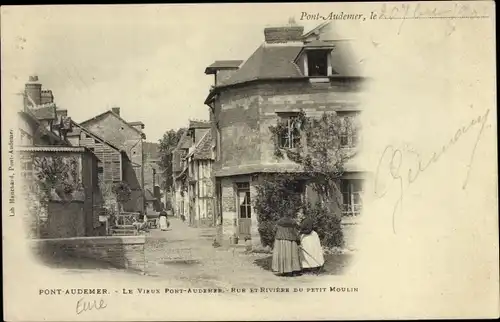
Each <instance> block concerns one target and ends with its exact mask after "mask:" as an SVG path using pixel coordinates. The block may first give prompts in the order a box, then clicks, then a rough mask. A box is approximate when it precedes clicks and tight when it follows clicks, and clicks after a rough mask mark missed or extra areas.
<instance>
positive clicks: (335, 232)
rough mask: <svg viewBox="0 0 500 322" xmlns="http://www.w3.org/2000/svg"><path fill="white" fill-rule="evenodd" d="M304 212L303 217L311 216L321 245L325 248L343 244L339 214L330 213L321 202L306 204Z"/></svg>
mask: <svg viewBox="0 0 500 322" xmlns="http://www.w3.org/2000/svg"><path fill="white" fill-rule="evenodd" d="M304 214H305V217H309V218H312V220H313V223H314V224H313V228H314V231H316V233H318V236H319V239H320V240H321V246H323V247H325V248H333V247H343V246H344V234H343V232H342V225H341V219H340V216H337V215H336V214H332V213H330V211H329V210H328V208H327V207H326V206H324V205H322V204H321V203H316V204H314V205H310V204H306V205H305V207H304Z"/></svg>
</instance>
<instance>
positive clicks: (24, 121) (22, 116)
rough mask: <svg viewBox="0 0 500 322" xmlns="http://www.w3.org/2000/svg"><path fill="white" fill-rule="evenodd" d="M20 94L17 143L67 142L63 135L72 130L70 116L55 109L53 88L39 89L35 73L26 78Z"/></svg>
mask: <svg viewBox="0 0 500 322" xmlns="http://www.w3.org/2000/svg"><path fill="white" fill-rule="evenodd" d="M21 97H22V98H23V102H22V103H21V104H20V105H21V106H22V108H21V109H20V110H19V112H18V115H19V118H18V133H16V136H17V141H18V142H17V143H18V145H21V146H33V145H34V146H42V145H69V143H68V141H67V140H66V134H67V132H69V131H71V118H69V117H67V112H66V110H59V109H58V108H57V106H56V104H55V103H54V96H53V94H52V91H50V90H46V89H42V84H41V83H40V81H39V80H38V76H30V77H29V81H28V82H27V83H26V84H25V88H24V92H23V93H22V96H21Z"/></svg>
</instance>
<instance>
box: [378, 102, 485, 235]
mask: <svg viewBox="0 0 500 322" xmlns="http://www.w3.org/2000/svg"><path fill="white" fill-rule="evenodd" d="M489 113H490V110H489V109H487V110H486V112H485V113H484V114H482V115H479V116H477V117H476V118H474V119H472V120H471V121H470V122H469V123H468V124H467V125H465V126H462V127H460V128H459V129H458V130H457V131H456V132H455V135H454V136H453V137H451V138H450V140H449V141H448V142H447V143H446V144H445V145H443V146H442V148H441V149H440V150H439V151H437V152H434V153H432V155H431V156H430V157H429V158H428V159H424V158H422V156H421V154H420V153H419V152H418V151H416V150H415V149H413V148H411V147H408V146H407V147H404V148H397V147H394V146H392V145H388V146H386V148H385V149H384V152H383V153H382V156H381V157H380V160H379V163H378V166H377V171H376V174H375V187H374V193H375V196H376V198H382V197H384V196H385V195H386V194H387V192H388V191H389V189H388V188H387V187H388V184H389V183H394V182H396V183H397V186H398V198H397V200H396V203H395V204H394V208H393V212H392V228H393V232H394V233H396V215H397V213H399V214H400V215H401V214H402V213H403V197H404V193H405V191H407V190H408V188H410V187H411V185H412V184H413V183H415V181H416V180H417V179H418V178H419V177H420V175H421V174H423V173H425V171H426V170H427V169H428V168H429V167H430V166H431V165H433V164H436V163H437V162H439V160H440V159H441V157H442V156H443V155H444V154H445V153H446V152H447V151H448V150H449V149H450V148H451V147H452V146H454V145H455V144H456V143H457V142H458V141H459V140H460V139H461V138H462V137H463V135H465V134H467V132H469V131H470V130H471V129H472V128H474V127H476V128H477V127H478V126H479V131H478V133H477V136H476V140H475V141H474V145H473V147H472V151H471V154H470V158H469V163H468V164H467V173H466V176H465V180H464V183H463V185H462V189H465V188H466V187H467V184H468V182H469V177H470V173H471V170H472V164H473V162H474V156H475V154H476V148H477V145H478V143H479V141H480V140H481V137H482V135H483V132H484V129H485V125H486V122H487V120H488V116H489Z"/></svg>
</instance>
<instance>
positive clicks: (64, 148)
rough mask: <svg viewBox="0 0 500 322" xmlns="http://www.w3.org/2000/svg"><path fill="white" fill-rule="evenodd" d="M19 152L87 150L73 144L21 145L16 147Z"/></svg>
mask: <svg viewBox="0 0 500 322" xmlns="http://www.w3.org/2000/svg"><path fill="white" fill-rule="evenodd" d="M16 151H19V152H79V153H81V152H85V151H86V149H85V148H84V147H73V146H53V145H50V146H19V147H17V148H16Z"/></svg>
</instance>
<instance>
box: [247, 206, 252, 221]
mask: <svg viewBox="0 0 500 322" xmlns="http://www.w3.org/2000/svg"><path fill="white" fill-rule="evenodd" d="M247 218H252V207H251V206H250V205H248V206H247Z"/></svg>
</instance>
